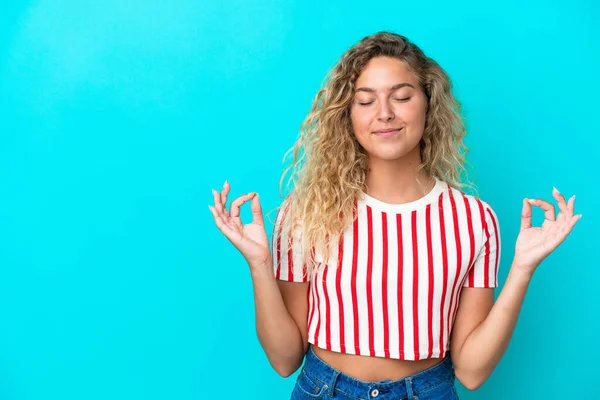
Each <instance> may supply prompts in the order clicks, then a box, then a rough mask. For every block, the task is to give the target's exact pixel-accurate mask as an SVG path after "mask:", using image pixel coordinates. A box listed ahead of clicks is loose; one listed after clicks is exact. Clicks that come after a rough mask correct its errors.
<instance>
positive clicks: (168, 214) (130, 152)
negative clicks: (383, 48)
mask: <svg viewBox="0 0 600 400" xmlns="http://www.w3.org/2000/svg"><path fill="white" fill-rule="evenodd" d="M417 3H419V4H417ZM599 20H600V8H599V6H598V3H597V2H595V1H593V0H588V1H583V0H580V1H539V0H538V1H530V2H527V3H525V2H523V1H502V2H497V3H496V4H494V3H489V4H486V5H483V4H482V3H481V2H479V1H467V2H446V1H441V0H437V1H429V2H426V3H423V2H399V1H379V2H374V3H373V2H371V3H364V2H358V1H354V2H349V1H328V2H322V1H306V0H303V1H299V0H297V1H289V0H287V1H286V0H281V1H275V0H260V1H256V0H255V1H242V0H237V1H233V0H221V1H214V0H212V1H206V0H205V1H192V0H170V1H159V0H144V1H141V0H135V1H133V0H126V1H124V0H103V1H98V0H90V1H86V2H79V1H74V0H63V1H51V0H39V1H37V2H28V1H10V0H9V1H8V2H6V1H4V2H2V5H1V6H0V399H3V400H31V399H44V400H54V399H61V400H71V399H89V400H92V399H131V400H133V399H165V398H169V399H205V398H242V397H243V398H245V399H263V398H273V399H284V398H288V397H289V393H290V392H291V390H292V387H293V385H294V378H295V376H296V375H294V376H293V377H292V378H290V379H283V378H281V377H279V376H278V375H277V374H276V373H275V372H274V371H273V370H272V369H271V368H270V366H269V364H268V362H267V359H266V357H265V355H264V353H263V351H262V349H261V347H260V345H259V343H258V341H257V339H256V334H255V326H254V309H253V297H252V285H251V280H250V275H249V272H248V268H247V265H246V264H245V263H244V260H243V258H242V257H241V255H240V254H239V253H237V252H236V250H235V249H234V248H233V247H232V246H231V245H230V244H229V242H228V241H227V239H226V238H225V237H224V236H222V235H221V234H220V232H219V231H218V230H217V228H216V226H215V224H214V221H213V220H212V217H211V215H210V213H209V210H208V208H207V205H208V204H210V203H211V202H212V196H211V191H210V189H211V188H216V189H220V187H221V185H222V184H223V182H224V181H225V179H228V180H229V181H230V182H231V185H232V196H233V197H237V196H239V195H241V194H242V193H246V192H249V191H257V192H259V193H260V195H261V199H262V203H263V207H264V209H265V211H268V210H271V209H273V208H275V207H276V206H277V205H279V203H280V198H279V192H278V184H279V177H280V173H281V172H282V156H283V154H284V152H285V150H287V149H288V148H289V147H290V146H291V145H292V144H293V142H294V140H295V139H296V136H297V134H298V128H299V125H300V123H301V122H302V120H303V118H304V117H305V115H306V113H307V112H308V110H309V108H310V105H311V102H312V99H313V96H314V95H315V94H316V92H317V90H318V89H319V87H320V84H321V81H322V79H323V77H324V75H325V73H326V72H327V70H328V69H329V68H331V67H332V66H333V65H334V64H335V62H336V60H337V59H338V58H339V56H340V55H341V54H342V53H343V52H344V51H345V50H346V49H347V48H348V47H349V46H351V45H352V44H354V43H355V42H356V41H358V40H359V39H360V38H362V37H363V36H365V35H368V34H371V33H375V32H377V31H379V30H393V31H396V32H398V33H401V34H404V35H406V36H408V37H409V38H410V39H411V40H413V41H414V42H415V43H417V44H418V45H419V46H421V48H422V49H423V50H424V51H425V52H426V54H428V55H429V56H430V57H432V58H434V59H436V60H437V61H438V62H439V63H440V64H441V65H442V67H443V68H445V69H446V71H447V72H448V73H449V74H450V75H451V77H452V79H453V82H454V85H455V91H456V95H457V96H458V98H459V100H460V101H461V102H462V103H463V105H464V115H465V117H466V118H467V126H468V132H469V133H468V136H467V145H468V146H469V147H470V148H471V153H470V154H469V161H470V162H471V163H472V164H473V165H474V171H473V172H472V176H473V177H474V178H476V182H477V184H478V188H479V194H480V196H481V197H482V198H483V199H484V200H486V201H488V202H489V203H490V204H491V205H492V207H494V209H495V210H496V212H497V214H498V216H499V219H500V224H501V229H502V240H503V244H504V248H503V250H504V251H503V255H502V262H501V266H500V273H499V274H500V280H501V284H503V283H504V280H505V279H506V275H507V274H508V270H509V268H510V264H511V259H512V256H513V254H514V242H515V239H516V237H517V234H518V228H519V219H520V210H521V205H522V203H521V202H522V199H523V197H543V198H546V199H550V200H551V199H552V197H551V189H552V186H556V187H558V188H559V189H560V190H561V191H562V192H563V193H565V195H567V196H570V195H571V194H573V193H575V194H576V195H577V202H576V212H577V213H583V214H584V215H583V218H582V220H581V221H580V222H579V223H578V225H577V226H576V228H575V230H574V231H573V233H572V234H571V235H570V237H569V238H568V239H567V241H566V242H565V243H564V244H563V245H562V246H561V247H560V248H559V249H558V250H557V251H556V252H555V253H554V254H552V255H551V256H550V257H549V258H548V259H547V260H546V261H545V262H544V263H543V264H542V266H541V267H540V269H539V270H538V271H537V273H536V275H535V277H534V279H533V282H532V284H531V286H530V289H529V292H528V294H527V297H526V300H525V304H524V306H523V310H522V313H521V316H520V319H519V322H518V325H517V327H516V330H515V334H514V337H513V339H512V342H511V345H510V347H509V349H508V350H507V352H506V354H505V356H504V358H503V359H502V361H501V362H500V364H499V365H498V367H497V368H496V370H495V372H494V373H493V375H492V376H491V377H490V379H489V380H488V381H487V382H486V383H485V384H484V385H483V386H482V387H481V388H480V389H479V390H478V391H476V392H468V391H467V390H466V389H464V388H463V387H462V386H460V385H459V388H458V390H459V394H460V396H461V398H464V399H482V398H485V399H505V398H511V399H543V398H563V397H565V398H566V397H569V398H578V397H584V398H589V397H590V396H591V397H593V395H596V396H600V389H598V386H597V382H596V375H597V374H596V371H597V363H598V359H599V357H600V346H599V345H598V334H599V333H600V329H599V326H600V324H599V322H598V321H599V320H600V312H599V311H598V298H597V296H596V295H595V294H594V290H595V289H594V287H596V290H597V283H598V281H599V280H600V270H599V268H598V267H599V265H598V264H599V263H598V260H597V257H596V254H597V243H598V239H599V236H600V235H599V234H598V229H597V227H598V225H599V224H600V221H599V220H598V216H597V209H596V207H595V206H594V204H597V201H598V195H599V194H600V193H599V190H598V184H597V182H596V175H597V174H596V170H597V164H596V162H597V159H598V158H597V154H598V146H599V145H600V141H599V139H598V128H597V117H598V107H599V105H600V104H599V101H598V93H599V92H600V80H599V79H598V65H599V61H600V56H599V54H600V51H599V50H600V48H599V45H598V43H599V42H600V27H599V24H598V21H599ZM249 215H250V214H249V210H247V209H246V210H244V213H243V216H244V217H245V218H246V220H247V218H248V216H249ZM541 220H542V213H541V211H539V210H536V213H535V222H536V223H538V224H539V223H540V222H541ZM271 227H272V224H271V223H270V222H269V225H268V229H269V235H270V234H271V232H270V229H271ZM594 246H595V248H594ZM498 293H499V290H497V292H496V295H498Z"/></svg>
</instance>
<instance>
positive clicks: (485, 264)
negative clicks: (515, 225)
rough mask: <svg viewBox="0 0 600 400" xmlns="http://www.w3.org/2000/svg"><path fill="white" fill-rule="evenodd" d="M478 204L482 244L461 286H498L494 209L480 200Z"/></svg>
mask: <svg viewBox="0 0 600 400" xmlns="http://www.w3.org/2000/svg"><path fill="white" fill-rule="evenodd" d="M478 204H479V207H478V208H479V210H478V213H479V217H480V218H479V220H480V221H484V223H483V224H482V231H483V232H482V234H483V240H482V241H481V242H482V245H481V247H480V249H479V252H478V253H477V255H476V257H475V261H474V263H473V266H472V268H471V269H470V271H469V273H468V276H467V277H466V279H465V282H464V284H463V287H479V288H494V287H498V265H499V263H500V250H501V243H500V226H499V224H498V218H497V216H496V213H495V212H494V210H493V209H492V208H491V207H490V206H489V204H487V203H486V202H483V201H481V200H479V201H478Z"/></svg>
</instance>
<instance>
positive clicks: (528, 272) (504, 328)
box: [450, 188, 581, 390]
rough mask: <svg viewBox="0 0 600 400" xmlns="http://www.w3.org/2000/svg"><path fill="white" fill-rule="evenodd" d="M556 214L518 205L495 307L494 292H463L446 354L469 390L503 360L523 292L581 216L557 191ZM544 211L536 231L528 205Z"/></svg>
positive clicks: (550, 208)
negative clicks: (515, 227) (517, 227)
mask: <svg viewBox="0 0 600 400" xmlns="http://www.w3.org/2000/svg"><path fill="white" fill-rule="evenodd" d="M552 194H553V196H554V198H556V200H557V201H558V206H559V213H558V216H557V215H556V212H555V208H554V206H553V205H552V204H550V203H549V202H547V201H544V200H540V199H536V200H528V199H525V200H524V201H523V211H522V214H521V231H520V233H519V237H518V238H517V243H516V246H515V258H514V260H513V262H512V265H511V268H510V271H509V273H508V277H507V279H506V282H505V283H504V287H503V288H502V291H501V292H500V295H499V296H498V299H497V300H496V302H495V303H494V289H493V288H463V289H462V290H461V295H460V302H459V306H458V311H457V314H456V319H455V321H454V326H453V328H452V334H451V338H450V354H451V357H452V362H453V364H454V368H455V373H456V377H457V379H458V380H459V381H460V382H461V383H462V384H463V385H464V386H465V387H466V388H467V389H469V390H475V389H477V388H478V387H479V386H481V385H482V384H483V383H484V382H485V381H486V380H487V378H488V377H489V376H490V375H491V374H492V371H493V370H494V368H495V367H496V365H497V364H498V362H499V361H500V359H501V358H502V355H503V354H504V352H505V351H506V348H507V347H508V343H509V342H510V339H511V337H512V334H513V331H514V328H515V325H516V323H517V318H518V316H519V312H520V310H521V306H522V304H523V300H524V298H525V293H526V292H527V288H528V287H529V283H530V282H531V278H532V276H533V273H534V272H535V270H536V268H537V267H538V266H539V265H540V264H541V262H542V261H543V260H544V259H545V258H546V257H547V256H548V255H549V254H550V253H551V252H552V251H554V249H556V248H557V247H558V246H559V245H560V244H561V243H562V242H563V241H564V240H565V238H566V237H567V235H568V234H569V233H570V232H571V230H572V229H573V227H574V226H575V224H576V223H577V221H578V220H579V219H580V218H581V215H574V201H575V196H573V197H571V198H570V199H569V201H568V202H567V201H565V198H564V197H563V196H562V195H561V194H560V193H559V192H558V190H556V188H555V189H554V190H553V192H552ZM532 205H534V206H538V207H540V208H541V209H543V210H544V217H545V219H544V222H543V223H542V226H541V227H533V226H532V225H531V214H532V210H531V206H532Z"/></svg>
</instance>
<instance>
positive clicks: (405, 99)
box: [358, 97, 410, 106]
mask: <svg viewBox="0 0 600 400" xmlns="http://www.w3.org/2000/svg"><path fill="white" fill-rule="evenodd" d="M394 100H398V101H408V100H410V97H406V98H404V99H394ZM372 103H373V102H372V101H370V102H368V103H358V104H360V105H361V106H368V105H369V104H372Z"/></svg>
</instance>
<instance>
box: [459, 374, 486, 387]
mask: <svg viewBox="0 0 600 400" xmlns="http://www.w3.org/2000/svg"><path fill="white" fill-rule="evenodd" d="M455 374H456V379H458V381H459V382H460V383H461V385H463V386H464V387H465V388H467V390H470V391H473V390H477V389H479V388H480V387H481V385H483V383H484V382H485V378H481V377H478V376H474V375H472V374H463V373H459V371H455Z"/></svg>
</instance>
